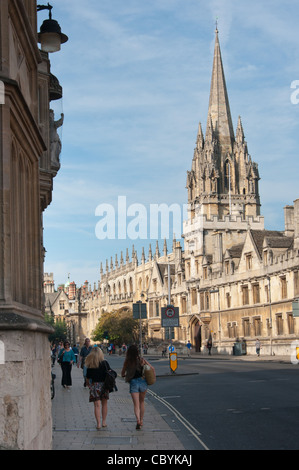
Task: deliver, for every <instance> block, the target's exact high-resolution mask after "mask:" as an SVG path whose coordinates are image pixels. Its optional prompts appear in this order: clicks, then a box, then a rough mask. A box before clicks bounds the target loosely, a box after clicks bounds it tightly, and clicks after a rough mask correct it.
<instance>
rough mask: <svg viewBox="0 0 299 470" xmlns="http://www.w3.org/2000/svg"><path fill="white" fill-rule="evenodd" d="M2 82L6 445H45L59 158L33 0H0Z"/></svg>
mask: <svg viewBox="0 0 299 470" xmlns="http://www.w3.org/2000/svg"><path fill="white" fill-rule="evenodd" d="M0 82H1V85H2V88H3V90H4V99H3V102H1V104H0V175H1V178H0V237H1V244H0V247H1V248H0V343H1V345H2V354H3V356H4V357H3V358H2V359H3V360H0V377H1V380H0V418H1V419H0V448H2V449H20V450H29V449H30V450H31V449H34V450H37V449H43V450H44V449H51V446H52V418H51V398H50V379H51V374H50V372H51V368H50V360H49V355H50V352H49V341H48V335H49V333H50V332H51V331H52V329H51V328H49V327H48V326H47V325H46V324H45V322H44V314H43V310H44V306H43V304H44V298H43V260H44V248H43V227H42V213H43V211H44V210H45V209H46V207H47V206H48V205H49V204H50V202H51V197H52V187H53V178H54V177H55V175H56V173H57V171H58V169H59V165H57V162H53V159H52V156H51V136H50V109H49V108H50V105H49V100H50V101H51V100H52V99H54V96H53V90H52V86H51V73H50V62H49V58H48V54H46V53H44V52H41V51H40V50H39V48H38V37H37V4H36V1H34V0H1V2H0ZM57 97H59V96H55V99H56V98H57ZM60 97H61V96H60Z"/></svg>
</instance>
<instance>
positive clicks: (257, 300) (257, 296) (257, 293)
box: [252, 284, 261, 304]
mask: <svg viewBox="0 0 299 470" xmlns="http://www.w3.org/2000/svg"><path fill="white" fill-rule="evenodd" d="M252 293H253V303H254V304H259V303H260V301H261V299H260V285H259V284H253V286H252Z"/></svg>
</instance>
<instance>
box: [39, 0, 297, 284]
mask: <svg viewBox="0 0 299 470" xmlns="http://www.w3.org/2000/svg"><path fill="white" fill-rule="evenodd" d="M51 4H52V5H53V6H54V9H53V17H54V18H55V19H57V20H58V21H59V23H60V25H61V27H62V30H63V32H64V33H65V34H67V35H68V36H69V42H68V43H66V44H65V45H63V46H62V50H61V51H60V52H59V53H55V54H51V56H50V59H51V63H52V73H53V74H54V75H56V76H57V77H58V79H59V81H60V83H61V85H62V86H63V89H64V98H63V100H62V101H60V102H55V104H54V107H55V112H56V114H57V115H59V113H61V112H64V114H65V122H64V126H63V128H62V129H60V134H61V138H62V145H63V150H62V154H61V165H62V166H61V170H60V172H59V173H58V175H57V177H56V178H55V180H54V192H53V201H52V203H51V205H50V206H49V207H48V208H47V209H46V211H45V213H44V227H45V230H44V244H45V248H46V250H47V254H46V259H45V271H46V272H53V273H54V279H55V284H56V287H57V285H58V284H60V283H64V282H66V281H67V278H68V274H69V273H70V279H71V280H74V281H75V282H76V283H77V284H82V283H83V282H84V281H85V280H88V281H89V282H90V283H91V284H92V286H93V283H94V282H97V281H98V280H99V278H100V271H99V268H100V263H101V262H103V265H104V266H105V263H106V259H108V260H109V264H110V257H111V256H112V257H113V260H114V258H115V254H117V256H118V259H120V254H121V251H123V252H124V254H125V251H126V248H129V254H130V256H131V252H132V245H133V244H134V246H135V249H136V250H137V252H138V258H139V260H140V258H141V248H142V246H144V247H145V252H146V255H147V253H148V247H149V243H152V250H153V251H154V250H155V240H150V239H146V240H131V239H129V238H127V239H125V240H124V239H121V240H119V239H115V240H99V239H98V238H97V237H96V233H95V229H96V224H97V222H98V221H99V217H96V215H95V211H96V208H97V207H98V206H99V205H100V204H104V203H105V204H111V205H112V206H114V207H115V208H116V209H117V201H118V197H119V196H125V197H126V200H127V206H130V205H132V204H137V203H139V204H143V205H144V206H145V207H149V204H162V203H165V204H168V205H170V204H179V205H181V206H182V205H183V204H186V202H187V190H186V189H185V185H186V172H187V170H190V168H191V162H192V158H193V151H194V147H195V141H196V135H197V129H198V123H199V122H201V123H202V126H203V130H204V131H205V128H206V121H207V111H208V101H209V91H210V81H211V73H212V61H213V50H214V39H215V34H214V30H215V19H216V17H218V29H219V39H220V45H221V51H222V58H223V63H224V69H225V75H226V82H227V88H228V94H229V100H230V106H231V113H232V118H233V123H234V127H235V129H236V126H237V121H238V116H239V115H241V118H242V123H243V128H244V132H245V138H246V140H247V143H248V149H249V153H250V154H251V156H252V159H253V160H254V161H256V162H257V163H258V164H259V170H260V176H261V181H260V194H261V202H262V214H263V215H264V216H265V226H266V228H267V229H276V230H283V228H284V217H283V207H284V206H285V205H286V204H292V203H293V201H294V200H295V199H297V198H298V197H299V189H298V173H299V171H298V170H299V155H298V153H299V151H298V144H297V141H298V113H299V104H294V103H292V102H291V96H292V93H294V90H292V89H291V83H292V82H293V81H295V80H299V41H298V17H299V4H298V2H296V1H295V0H292V1H290V0H287V1H284V2H281V0H280V1H277V0H272V1H271V2H270V1H257V0H251V1H250V2H247V1H245V0H225V1H223V0H211V1H209V2H206V1H203V0H196V1H195V0H149V1H147V2H141V1H140V0H126V1H125V2H124V1H123V0H101V1H99V0H84V1H82V0H59V1H58V0H53V1H52V2H51ZM45 18H46V12H40V13H38V20H39V26H40V24H41V23H42V21H43V20H44V19H45ZM176 235H177V238H179V234H176ZM170 238H172V235H171V236H170ZM171 243H172V241H171V240H170V242H169V248H171ZM159 245H160V251H161V252H162V250H163V240H160V241H159Z"/></svg>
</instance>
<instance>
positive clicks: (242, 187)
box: [76, 31, 299, 355]
mask: <svg viewBox="0 0 299 470" xmlns="http://www.w3.org/2000/svg"><path fill="white" fill-rule="evenodd" d="M259 180H260V175H259V171H258V165H257V164H256V163H255V162H254V161H253V160H252V158H251V156H250V154H249V152H248V146H247V142H246V140H245V135H244V130H243V125H242V121H241V118H240V117H239V118H238V122H237V126H236V133H235V132H234V128H233V124H232V118H231V112H230V106H229V99H228V93H227V87H226V82H225V74H224V68H223V63H222V59H221V51H220V45H219V38H218V31H216V39H215V50H214V62H213V70H212V80H211V90H210V100H209V111H208V117H207V126H206V132H205V134H204V133H203V130H202V126H201V124H200V125H199V128H198V134H197V139H196V147H195V150H194V155H193V159H192V164H191V170H190V171H188V172H187V190H188V217H187V220H186V221H185V222H184V224H183V233H182V238H183V240H184V247H182V246H181V243H180V242H179V241H177V240H176V239H173V241H172V252H171V253H168V251H167V244H166V241H165V243H164V246H163V251H162V252H161V253H160V249H159V245H158V242H157V244H156V247H155V248H154V250H152V247H151V246H149V250H148V253H147V254H145V251H144V249H143V250H142V254H141V258H140V259H139V261H138V258H137V253H136V251H135V249H134V247H133V250H132V255H131V258H130V256H129V252H128V250H127V251H126V256H125V257H124V256H123V253H121V255H120V258H119V259H118V257H117V256H115V259H114V260H113V258H111V260H110V263H109V261H108V260H107V261H106V266H105V269H104V268H103V266H102V265H101V268H100V274H101V279H100V281H99V283H98V285H97V286H94V288H93V289H91V288H90V286H88V282H86V283H85V284H84V286H83V288H82V289H81V291H82V292H81V291H80V295H81V303H82V309H81V312H82V314H81V315H78V319H82V321H81V320H80V321H81V330H80V331H81V333H82V334H83V336H84V335H85V336H91V335H92V331H93V330H94V328H95V326H96V324H97V322H98V319H99V318H100V315H101V313H103V312H105V311H108V312H111V311H113V310H115V309H118V308H121V307H124V306H127V307H132V304H133V303H134V302H137V301H139V300H142V301H146V302H147V311H148V320H147V324H148V336H149V340H151V339H153V340H156V341H157V342H158V343H159V342H161V341H163V340H165V339H168V337H169V334H170V335H172V336H173V337H174V339H175V340H177V341H178V342H180V343H181V344H186V342H187V341H188V340H190V341H191V342H192V343H193V346H194V350H196V351H201V352H205V351H206V349H205V346H206V342H207V341H208V339H212V342H213V346H214V352H218V353H224V354H232V352H233V347H234V345H235V343H236V342H237V341H239V340H242V341H243V342H244V343H246V348H247V353H248V354H253V353H255V342H256V339H257V338H259V339H260V341H261V344H262V354H276V355H290V354H291V352H292V344H293V343H294V342H295V341H297V340H299V322H298V320H297V319H296V317H294V313H293V301H294V300H296V299H297V298H298V297H299V200H296V201H295V202H294V205H292V206H287V207H285V209H284V210H285V230H283V231H269V230H266V229H265V223H264V217H263V216H262V215H261V202H260V196H259ZM168 264H170V280H169V279H168ZM169 281H170V282H171V303H172V304H173V305H174V306H175V307H179V311H180V327H179V328H175V331H169V330H168V329H165V331H164V329H163V328H162V327H161V308H162V307H165V306H166V305H167V304H168V282H169ZM76 311H78V308H77V309H76ZM83 312H84V314H83Z"/></svg>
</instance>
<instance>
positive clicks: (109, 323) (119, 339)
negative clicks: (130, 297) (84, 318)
mask: <svg viewBox="0 0 299 470" xmlns="http://www.w3.org/2000/svg"><path fill="white" fill-rule="evenodd" d="M106 333H108V335H109V341H111V342H112V343H114V344H118V345H121V344H122V343H126V344H131V343H135V342H138V341H139V339H138V338H139V320H135V319H134V318H133V313H132V310H130V309H128V308H126V307H124V308H121V309H119V310H114V311H112V312H109V313H108V312H105V313H103V314H102V315H101V318H100V320H99V322H98V324H97V326H96V328H95V330H94V332H93V336H92V339H93V341H103V340H104V339H107V338H105V336H106Z"/></svg>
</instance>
